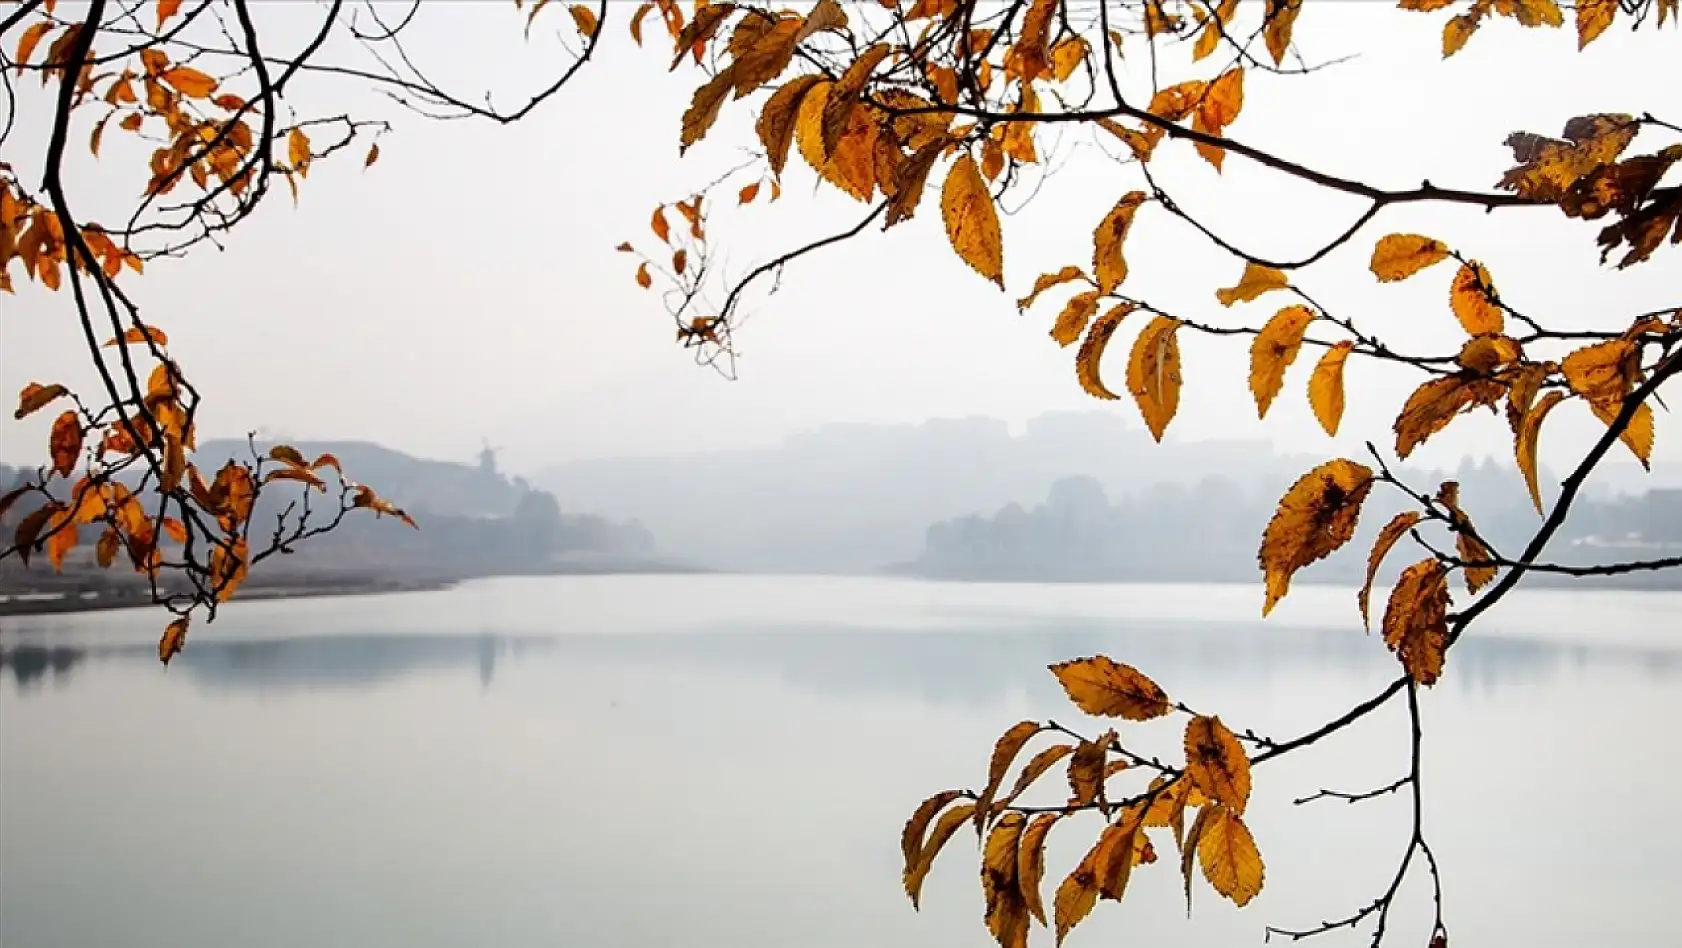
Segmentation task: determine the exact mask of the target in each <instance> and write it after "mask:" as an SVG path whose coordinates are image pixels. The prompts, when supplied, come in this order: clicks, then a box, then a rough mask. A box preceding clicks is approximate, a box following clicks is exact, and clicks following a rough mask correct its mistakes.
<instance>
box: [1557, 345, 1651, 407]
mask: <svg viewBox="0 0 1682 948" xmlns="http://www.w3.org/2000/svg"><path fill="white" fill-rule="evenodd" d="M1640 360H1641V350H1640V347H1639V346H1637V345H1636V344H1635V343H1634V342H1632V341H1630V340H1628V339H1608V340H1607V341H1605V342H1597V343H1594V344H1592V345H1587V346H1583V347H1582V348H1579V349H1576V350H1574V351H1572V352H1571V353H1570V354H1568V355H1567V356H1566V357H1565V358H1564V359H1562V360H1560V363H1559V368H1560V371H1561V372H1562V373H1563V374H1564V375H1565V381H1566V383H1567V384H1568V385H1570V386H1571V390H1572V391H1573V392H1576V393H1577V394H1578V395H1581V396H1582V397H1583V398H1584V399H1586V400H1587V401H1589V402H1621V401H1623V398H1624V396H1625V395H1628V394H1629V393H1630V391H1631V390H1633V389H1634V388H1635V384H1636V378H1637V376H1638V375H1639V373H1640V371H1641V361H1640Z"/></svg>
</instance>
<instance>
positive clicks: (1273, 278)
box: [1215, 263, 1291, 306]
mask: <svg viewBox="0 0 1682 948" xmlns="http://www.w3.org/2000/svg"><path fill="white" fill-rule="evenodd" d="M1290 285H1291V281H1290V278H1289V277H1287V276H1285V274H1284V272H1283V271H1280V270H1275V269H1274V268H1272V267H1264V266H1262V265H1261V264H1259V263H1246V264H1244V275H1243V276H1242V277H1239V278H1238V285H1237V286H1233V287H1228V288H1227V289H1224V290H1216V291H1215V299H1217V300H1219V301H1220V303H1221V305H1222V306H1231V305H1232V304H1234V303H1248V302H1250V301H1251V300H1253V299H1255V298H1256V297H1258V296H1260V295H1262V294H1263V293H1266V292H1268V291H1269V290H1282V289H1284V288H1286V287H1288V286H1290Z"/></svg>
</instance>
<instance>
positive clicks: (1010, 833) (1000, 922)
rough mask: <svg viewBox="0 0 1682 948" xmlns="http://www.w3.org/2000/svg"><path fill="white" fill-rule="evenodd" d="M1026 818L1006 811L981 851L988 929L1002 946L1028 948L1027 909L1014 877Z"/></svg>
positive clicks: (1005, 947)
mask: <svg viewBox="0 0 1682 948" xmlns="http://www.w3.org/2000/svg"><path fill="white" fill-rule="evenodd" d="M1025 822H1026V818H1025V817H1024V816H1023V815H1022V814H1020V813H1006V814H1005V815H1004V817H1003V818H1002V819H1000V820H999V823H998V825H997V826H995V827H993V832H991V833H990V834H988V836H987V844H986V845H985V846H984V847H983V848H982V852H981V890H982V894H983V895H984V896H985V898H986V902H987V916H986V920H987V930H988V931H990V932H992V933H993V937H994V938H995V939H997V940H998V942H999V945H1000V946H1001V948H1027V944H1028V924H1029V921H1028V920H1029V912H1028V904H1027V901H1026V900H1025V899H1023V897H1022V888H1021V883H1020V881H1019V879H1018V878H1017V865H1018V860H1019V858H1020V856H1019V852H1020V850H1021V843H1022V827H1023V824H1024V823H1025Z"/></svg>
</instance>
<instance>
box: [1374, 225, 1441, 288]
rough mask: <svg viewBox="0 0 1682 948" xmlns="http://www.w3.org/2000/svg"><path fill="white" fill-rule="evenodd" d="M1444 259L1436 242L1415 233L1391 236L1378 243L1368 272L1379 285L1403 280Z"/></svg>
mask: <svg viewBox="0 0 1682 948" xmlns="http://www.w3.org/2000/svg"><path fill="white" fill-rule="evenodd" d="M1447 257H1448V247H1447V246H1445V245H1444V244H1443V242H1442V241H1440V240H1434V239H1432V238H1430V237H1421V236H1420V235H1418V234H1391V235H1390V236H1388V237H1385V238H1382V239H1381V240H1379V242H1378V245H1377V246H1375V247H1374V248H1373V251H1372V273H1373V276H1376V277H1378V279H1379V282H1381V283H1393V282H1395V281H1396V280H1405V279H1407V278H1408V277H1410V276H1413V275H1414V274H1415V273H1418V272H1419V271H1421V270H1423V269H1425V268H1426V267H1429V266H1431V265H1432V264H1434V263H1439V262H1441V261H1442V260H1445V259H1447Z"/></svg>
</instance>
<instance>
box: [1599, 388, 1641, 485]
mask: <svg viewBox="0 0 1682 948" xmlns="http://www.w3.org/2000/svg"><path fill="white" fill-rule="evenodd" d="M1622 409H1623V406H1622V404H1621V401H1602V402H1589V410H1590V411H1592V412H1594V416H1595V417H1596V418H1599V419H1600V420H1601V422H1602V423H1603V424H1605V425H1606V426H1607V427H1611V425H1612V423H1613V422H1615V421H1617V418H1618V413H1619V412H1620V411H1621V410H1622ZM1618 440H1619V441H1622V442H1623V443H1624V447H1626V448H1629V450H1630V453H1631V454H1634V455H1635V459H1636V460H1637V461H1640V462H1641V466H1642V467H1644V468H1647V469H1648V470H1652V460H1653V406H1651V405H1648V404H1645V403H1643V404H1641V405H1638V406H1636V408H1635V411H1634V413H1632V414H1631V415H1630V419H1629V423H1628V424H1627V425H1625V426H1624V430H1623V431H1621V432H1619V434H1618Z"/></svg>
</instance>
